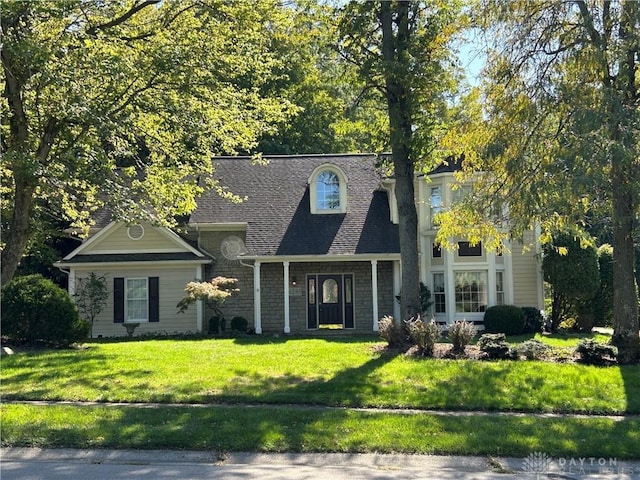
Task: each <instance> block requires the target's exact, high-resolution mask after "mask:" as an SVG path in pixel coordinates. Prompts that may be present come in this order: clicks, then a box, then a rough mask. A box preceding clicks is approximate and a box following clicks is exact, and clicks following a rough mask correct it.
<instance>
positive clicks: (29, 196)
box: [0, 177, 35, 285]
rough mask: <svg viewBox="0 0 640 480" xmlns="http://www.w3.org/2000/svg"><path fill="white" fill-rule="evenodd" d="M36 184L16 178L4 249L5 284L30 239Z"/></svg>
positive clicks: (10, 277) (11, 276)
mask: <svg viewBox="0 0 640 480" xmlns="http://www.w3.org/2000/svg"><path fill="white" fill-rule="evenodd" d="M34 192H35V186H33V185H29V184H28V183H26V182H24V181H23V180H22V179H21V178H19V177H18V178H16V179H15V194H14V206H13V213H12V215H11V222H10V223H9V227H8V228H7V229H6V231H5V232H3V233H4V238H5V239H6V244H5V247H4V250H2V273H1V275H0V282H1V284H2V285H5V284H6V283H7V282H9V281H10V280H11V279H12V278H13V276H14V275H15V273H16V269H17V268H18V265H19V263H20V259H21V258H22V255H23V254H24V251H25V248H26V246H27V242H28V241H29V234H30V224H31V206H32V204H33V195H34Z"/></svg>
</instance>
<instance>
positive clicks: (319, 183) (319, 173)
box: [309, 165, 347, 214]
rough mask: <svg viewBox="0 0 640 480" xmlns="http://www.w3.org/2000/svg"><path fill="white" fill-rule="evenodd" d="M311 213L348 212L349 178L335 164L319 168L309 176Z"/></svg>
mask: <svg viewBox="0 0 640 480" xmlns="http://www.w3.org/2000/svg"><path fill="white" fill-rule="evenodd" d="M309 187H310V193H311V199H310V201H311V205H310V207H311V213H322V214H324V213H346V211H347V180H346V177H345V176H344V174H343V173H342V172H341V171H340V170H339V169H338V168H336V167H335V166H333V165H330V166H329V165H323V166H321V167H319V168H317V169H316V170H315V171H314V173H313V174H312V175H311V176H310V177H309Z"/></svg>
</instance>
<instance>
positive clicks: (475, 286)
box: [455, 272, 487, 313]
mask: <svg viewBox="0 0 640 480" xmlns="http://www.w3.org/2000/svg"><path fill="white" fill-rule="evenodd" d="M455 279H456V312H458V313H471V312H484V311H485V310H486V308H487V273H486V272H456V274H455Z"/></svg>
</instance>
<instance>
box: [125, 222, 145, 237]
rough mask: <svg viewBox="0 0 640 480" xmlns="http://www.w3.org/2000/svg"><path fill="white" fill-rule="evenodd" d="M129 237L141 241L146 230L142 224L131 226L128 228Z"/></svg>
mask: <svg viewBox="0 0 640 480" xmlns="http://www.w3.org/2000/svg"><path fill="white" fill-rule="evenodd" d="M127 235H129V238H130V239H131V240H140V239H141V238H142V237H143V236H144V228H143V227H142V225H140V224H136V225H131V226H130V227H128V228H127Z"/></svg>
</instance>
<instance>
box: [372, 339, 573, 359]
mask: <svg viewBox="0 0 640 480" xmlns="http://www.w3.org/2000/svg"><path fill="white" fill-rule="evenodd" d="M373 350H374V351H375V352H376V353H380V354H387V355H406V356H408V357H415V358H421V357H422V355H421V354H420V350H419V349H418V347H417V346H416V345H406V346H405V347H402V348H390V347H389V346H388V345H376V346H375V347H373ZM430 358H437V359H442V360H484V361H488V360H489V359H488V358H487V356H486V354H485V353H483V352H481V351H480V347H478V346H477V345H467V346H466V347H465V349H464V352H463V353H455V352H453V350H452V347H451V344H450V343H436V345H435V347H434V349H433V357H430ZM579 358H580V357H579V355H578V354H576V353H575V351H574V349H573V348H570V349H567V348H552V349H550V350H549V353H548V354H547V355H545V356H544V357H542V358H539V359H537V360H538V361H544V362H552V363H578V361H579ZM518 360H526V358H525V357H524V356H520V357H519V358H518Z"/></svg>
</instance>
